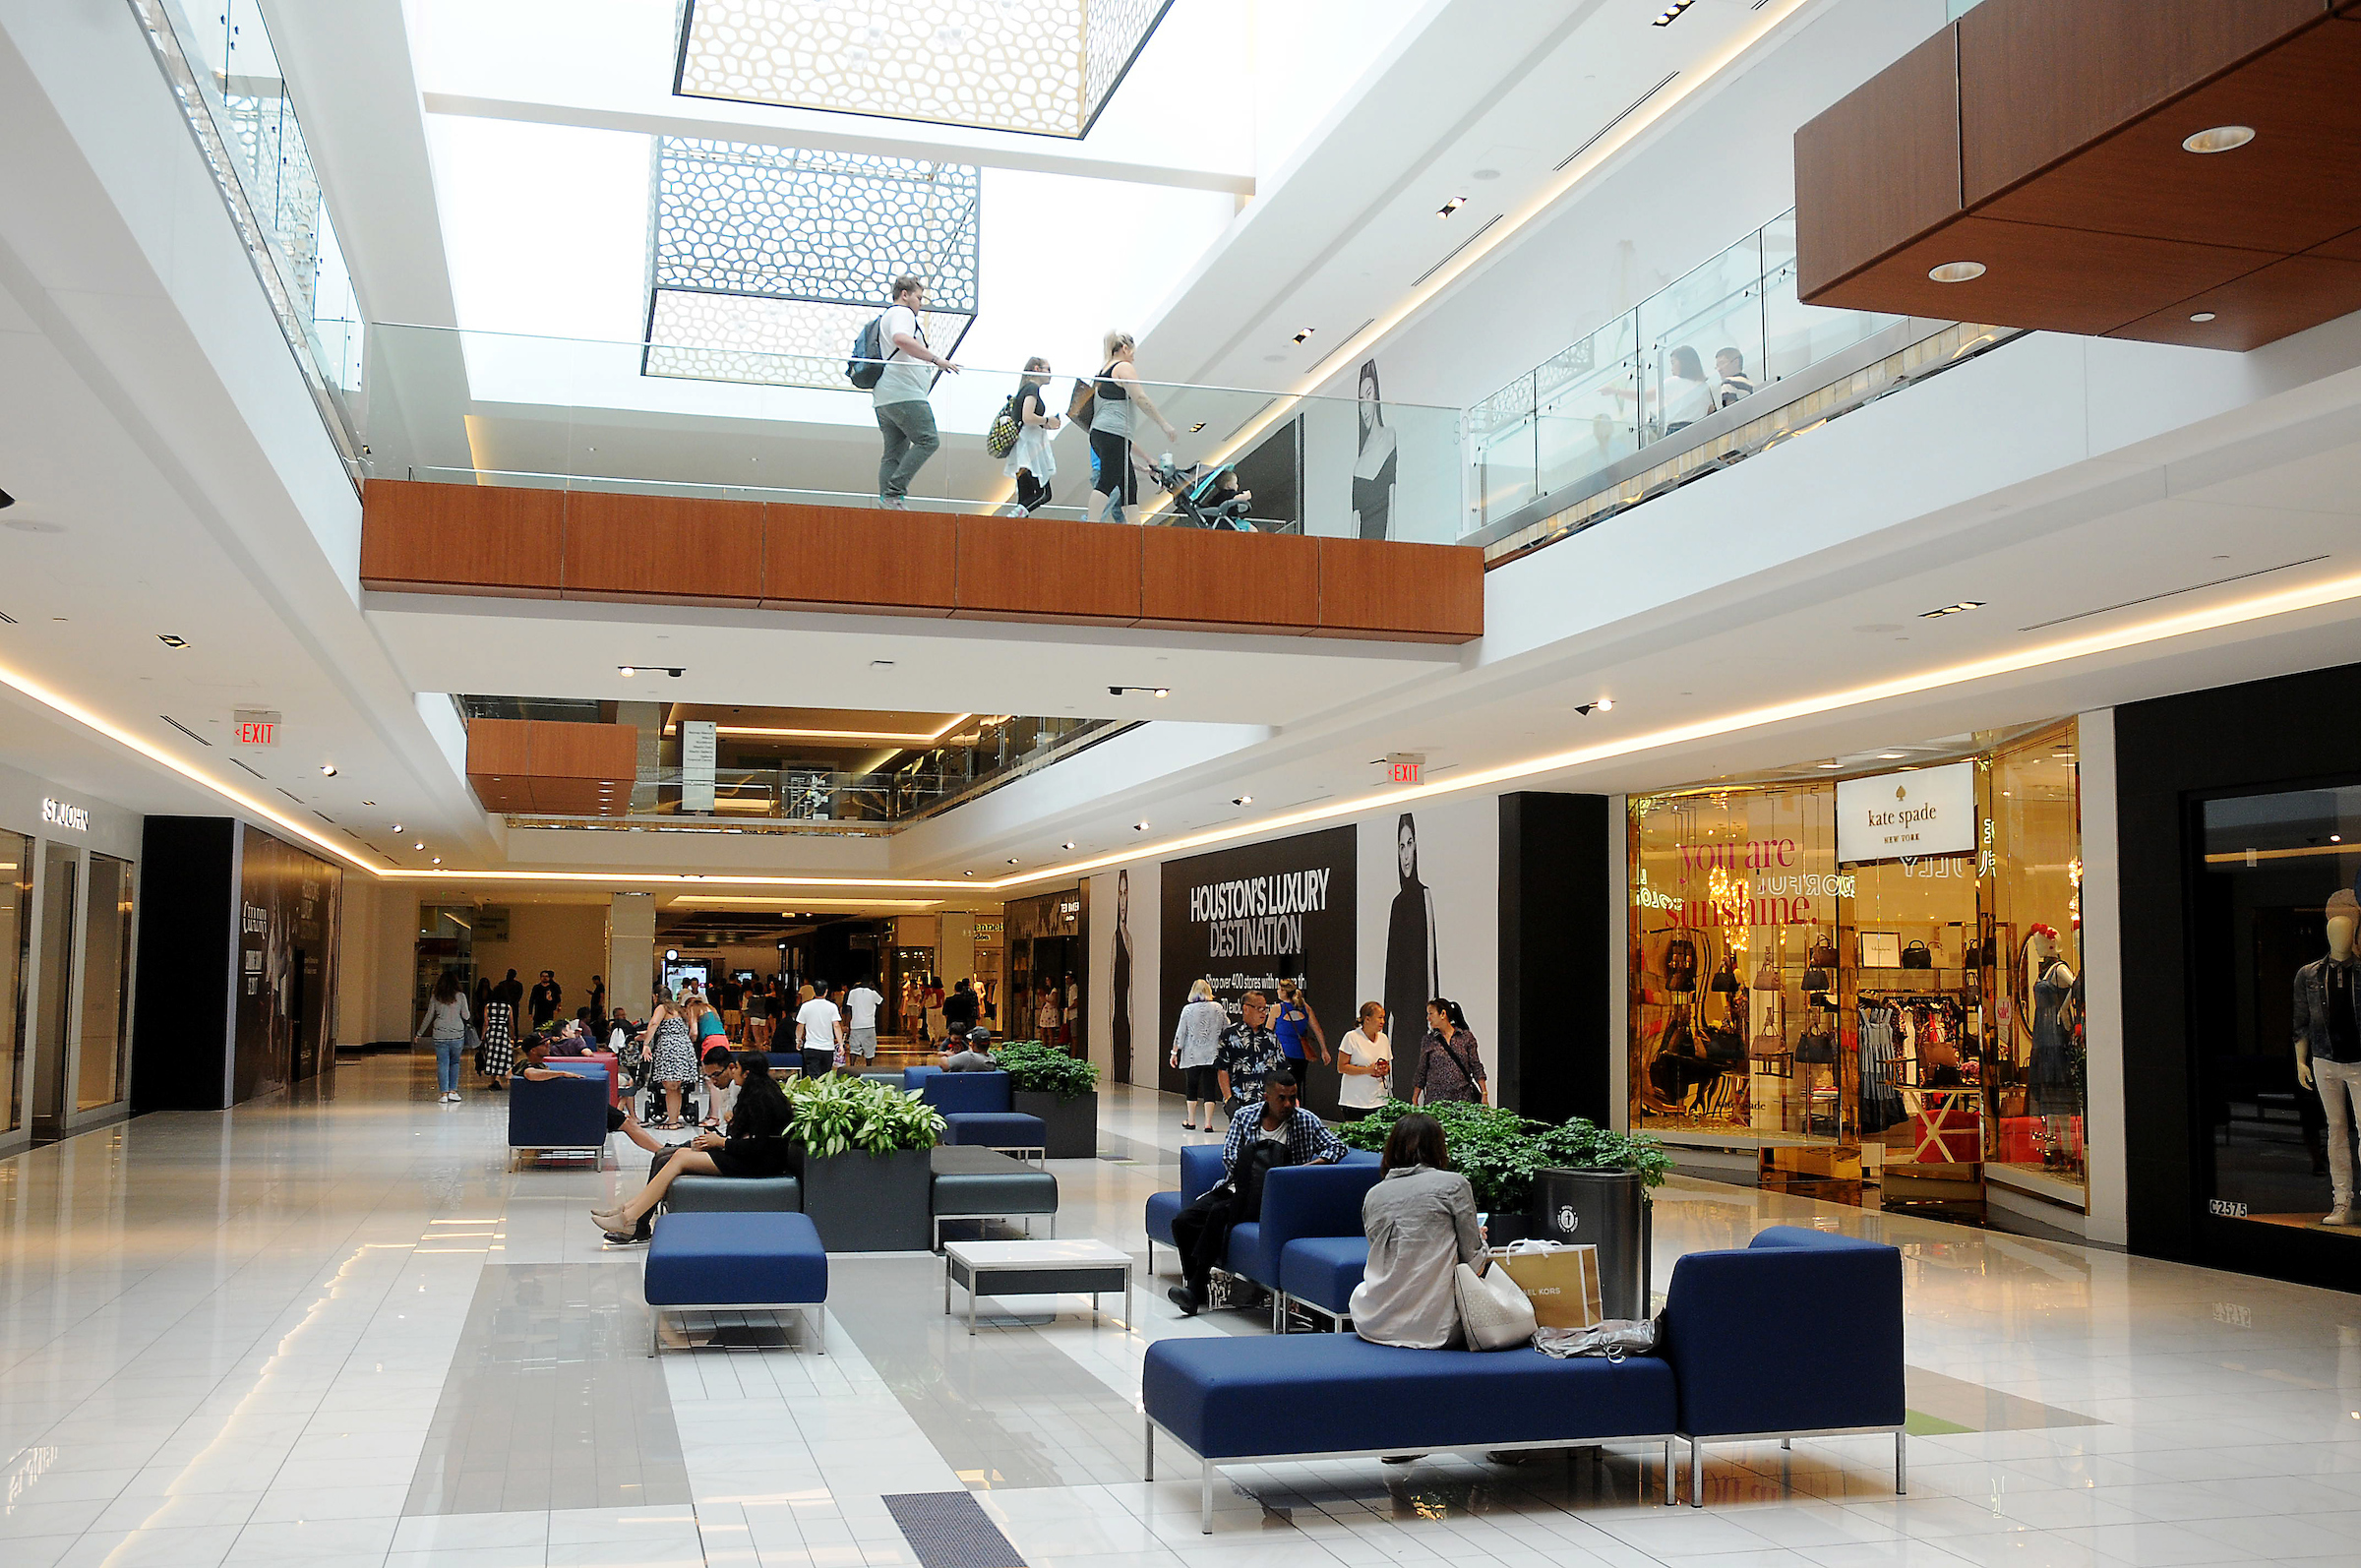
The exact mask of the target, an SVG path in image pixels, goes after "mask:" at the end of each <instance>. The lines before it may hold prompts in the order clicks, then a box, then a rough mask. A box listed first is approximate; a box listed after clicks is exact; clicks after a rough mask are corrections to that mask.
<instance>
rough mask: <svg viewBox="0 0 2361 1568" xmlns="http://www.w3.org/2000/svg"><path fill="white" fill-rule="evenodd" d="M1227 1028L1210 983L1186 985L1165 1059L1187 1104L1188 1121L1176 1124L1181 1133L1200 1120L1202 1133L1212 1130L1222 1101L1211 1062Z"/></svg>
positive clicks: (1225, 1015)
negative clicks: (1215, 1111) (1173, 1069)
mask: <svg viewBox="0 0 2361 1568" xmlns="http://www.w3.org/2000/svg"><path fill="white" fill-rule="evenodd" d="M1229 1027H1230V1014H1229V1013H1228V1012H1226V1011H1225V1010H1224V1009H1223V1007H1222V1004H1221V1003H1220V1002H1218V1001H1215V1000H1214V999H1213V982H1211V981H1209V980H1192V981H1190V982H1189V983H1188V1000H1187V1002H1186V1003H1185V1004H1184V1005H1183V1006H1182V1007H1181V1018H1180V1021H1179V1022H1178V1023H1176V1024H1175V1025H1174V1027H1173V1052H1172V1055H1171V1056H1170V1057H1169V1058H1168V1059H1169V1060H1170V1061H1171V1062H1172V1064H1173V1065H1174V1066H1176V1067H1178V1068H1180V1069H1181V1098H1182V1099H1183V1100H1185V1101H1187V1102H1188V1112H1187V1116H1188V1119H1187V1120H1185V1121H1183V1122H1181V1131H1183V1132H1194V1131H1196V1130H1197V1123H1198V1122H1199V1121H1200V1120H1202V1121H1203V1122H1204V1124H1205V1130H1206V1131H1208V1132H1211V1131H1212V1130H1213V1108H1214V1106H1215V1105H1216V1104H1218V1103H1219V1102H1220V1100H1221V1098H1222V1087H1221V1074H1220V1073H1219V1072H1218V1071H1217V1070H1216V1069H1215V1067H1214V1061H1215V1059H1216V1058H1218V1057H1219V1056H1220V1055H1221V1054H1222V1031H1223V1030H1225V1029H1227V1028H1229ZM1200 1112H1201V1113H1202V1116H1200V1114H1199V1113H1200Z"/></svg>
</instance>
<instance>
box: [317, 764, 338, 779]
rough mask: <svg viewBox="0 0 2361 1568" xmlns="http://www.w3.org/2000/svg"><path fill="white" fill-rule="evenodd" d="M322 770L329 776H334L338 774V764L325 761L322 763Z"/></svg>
mask: <svg viewBox="0 0 2361 1568" xmlns="http://www.w3.org/2000/svg"><path fill="white" fill-rule="evenodd" d="M320 771H321V773H322V774H323V775H324V776H326V777H328V778H334V777H335V776H336V764H335V763H333V762H323V763H321V764H320Z"/></svg>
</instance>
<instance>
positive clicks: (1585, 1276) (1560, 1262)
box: [1492, 1241, 1600, 1328]
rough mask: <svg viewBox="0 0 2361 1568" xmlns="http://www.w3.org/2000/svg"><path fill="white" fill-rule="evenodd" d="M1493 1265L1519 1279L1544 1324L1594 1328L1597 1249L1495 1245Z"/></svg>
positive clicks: (1526, 1243) (1544, 1244)
mask: <svg viewBox="0 0 2361 1568" xmlns="http://www.w3.org/2000/svg"><path fill="white" fill-rule="evenodd" d="M1492 1267H1493V1268H1494V1269H1497V1270H1502V1271H1505V1272H1506V1273H1507V1275H1508V1277H1509V1278H1510V1279H1512V1280H1514V1281H1516V1282H1517V1289H1519V1290H1521V1291H1523V1292H1524V1293H1525V1295H1526V1297H1527V1298H1528V1299H1530V1300H1531V1301H1532V1302H1533V1316H1534V1321H1535V1322H1536V1323H1537V1324H1539V1325H1540V1326H1541V1327H1543V1328H1589V1327H1590V1326H1591V1325H1592V1324H1594V1323H1596V1322H1598V1321H1599V1316H1600V1313H1599V1248H1598V1247H1596V1246H1594V1245H1591V1244H1589V1243H1584V1244H1582V1245H1579V1246H1574V1245H1568V1244H1567V1243H1565V1242H1563V1241H1518V1242H1515V1243H1513V1244H1512V1245H1509V1246H1505V1247H1494V1248H1493V1249H1492Z"/></svg>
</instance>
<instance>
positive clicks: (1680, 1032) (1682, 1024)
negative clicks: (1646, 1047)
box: [1656, 1013, 1697, 1056]
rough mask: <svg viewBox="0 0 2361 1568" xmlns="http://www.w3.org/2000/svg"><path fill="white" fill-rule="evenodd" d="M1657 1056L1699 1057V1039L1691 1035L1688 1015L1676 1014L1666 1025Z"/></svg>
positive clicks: (1659, 1042) (1657, 1048)
mask: <svg viewBox="0 0 2361 1568" xmlns="http://www.w3.org/2000/svg"><path fill="white" fill-rule="evenodd" d="M1656 1054H1657V1055H1660V1056H1694V1055H1697V1037H1696V1036H1695V1035H1693V1034H1691V1033H1689V1019H1688V1015H1687V1014H1686V1013H1676V1014H1674V1015H1673V1018H1672V1021H1671V1022H1670V1023H1668V1024H1666V1025H1665V1033H1664V1038H1663V1039H1662V1040H1660V1041H1658V1042H1657V1047H1656Z"/></svg>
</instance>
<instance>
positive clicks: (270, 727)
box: [229, 708, 279, 746]
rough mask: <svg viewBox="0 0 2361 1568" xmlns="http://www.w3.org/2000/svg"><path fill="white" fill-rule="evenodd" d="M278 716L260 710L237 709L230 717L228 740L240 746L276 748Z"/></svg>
mask: <svg viewBox="0 0 2361 1568" xmlns="http://www.w3.org/2000/svg"><path fill="white" fill-rule="evenodd" d="M278 723H279V716H278V715H277V714H276V713H273V712H269V711H266V710H264V709H262V708H239V709H238V710H236V711H235V712H234V713H232V714H231V715H230V727H229V735H230V739H231V740H233V741H235V742H237V744H238V745H240V746H276V745H277V744H278Z"/></svg>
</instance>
